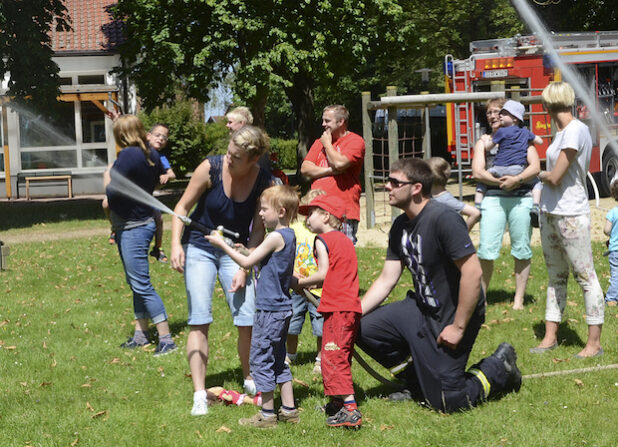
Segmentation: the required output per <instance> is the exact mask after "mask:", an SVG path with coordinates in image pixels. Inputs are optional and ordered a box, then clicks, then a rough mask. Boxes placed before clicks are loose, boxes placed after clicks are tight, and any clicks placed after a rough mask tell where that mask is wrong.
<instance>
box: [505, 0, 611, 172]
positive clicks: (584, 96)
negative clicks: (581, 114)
mask: <svg viewBox="0 0 618 447" xmlns="http://www.w3.org/2000/svg"><path fill="white" fill-rule="evenodd" d="M513 6H515V8H516V9H517V11H518V12H519V15H520V16H521V18H522V19H523V20H524V22H526V25H528V26H529V27H530V29H531V30H532V32H533V33H535V34H536V36H537V37H538V38H539V39H540V40H541V42H543V47H544V48H545V51H547V53H548V54H549V55H550V56H551V61H552V62H553V63H555V64H556V65H557V66H558V68H559V69H560V71H561V72H562V77H563V78H565V79H566V81H567V82H568V83H569V84H571V86H572V87H573V90H575V93H576V95H577V97H578V98H579V99H581V100H582V101H583V102H584V104H585V105H586V107H588V110H589V111H590V114H591V118H592V120H593V121H594V123H595V124H596V125H597V126H599V129H600V130H601V132H602V133H603V134H604V135H605V136H606V137H607V140H608V146H609V147H610V149H611V150H612V151H613V152H614V154H616V155H618V143H616V137H615V135H613V134H612V133H611V132H610V129H609V127H608V125H607V123H606V121H605V118H604V116H603V115H601V113H600V112H599V111H598V110H597V108H596V103H595V101H594V99H593V98H592V96H591V95H590V93H588V91H587V90H586V88H585V86H583V85H582V82H581V80H580V79H579V76H578V75H577V72H576V71H575V70H574V69H573V68H572V67H571V66H570V65H568V64H566V63H565V62H564V61H563V60H562V59H561V58H560V54H559V53H558V51H557V50H556V47H555V46H554V44H553V41H552V39H551V37H550V35H549V33H548V31H547V30H546V29H545V27H544V26H543V24H542V23H541V20H540V19H539V18H538V16H537V15H536V13H535V12H534V11H533V10H532V8H531V7H530V5H528V3H527V2H526V0H513ZM617 176H618V171H617V172H616V173H615V174H614V178H613V179H612V182H613V181H614V180H616V177H617Z"/></svg>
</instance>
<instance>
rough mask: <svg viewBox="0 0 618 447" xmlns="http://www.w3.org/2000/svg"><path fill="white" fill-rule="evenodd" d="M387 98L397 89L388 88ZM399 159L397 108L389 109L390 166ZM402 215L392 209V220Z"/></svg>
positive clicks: (397, 210)
mask: <svg viewBox="0 0 618 447" xmlns="http://www.w3.org/2000/svg"><path fill="white" fill-rule="evenodd" d="M386 96H397V87H395V86H392V85H390V86H388V87H386ZM398 159H399V128H398V126H397V106H394V105H393V106H391V107H389V108H388V165H389V167H390V165H392V164H393V163H395V161H396V160H398ZM399 214H401V210H400V209H399V208H395V207H391V220H395V218H396V217H397V216H399Z"/></svg>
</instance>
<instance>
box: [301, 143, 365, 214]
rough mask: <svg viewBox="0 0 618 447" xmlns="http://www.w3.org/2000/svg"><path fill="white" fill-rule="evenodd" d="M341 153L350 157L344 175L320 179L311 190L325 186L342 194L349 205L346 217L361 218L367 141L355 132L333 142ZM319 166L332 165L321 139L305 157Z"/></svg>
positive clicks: (329, 192) (326, 190)
mask: <svg viewBox="0 0 618 447" xmlns="http://www.w3.org/2000/svg"><path fill="white" fill-rule="evenodd" d="M333 147H334V148H335V150H336V151H337V152H339V153H340V154H342V155H343V156H345V157H346V158H347V159H348V160H350V163H352V164H351V165H350V167H349V168H348V169H347V170H346V171H345V172H342V173H341V174H337V175H332V176H331V175H329V176H327V177H322V178H319V179H316V180H314V181H313V183H312V184H311V189H322V190H324V192H326V194H329V195H335V196H338V197H341V198H342V199H343V201H344V202H345V204H346V218H348V219H355V220H360V195H361V184H360V173H361V169H362V167H363V159H364V158H365V140H363V138H362V137H361V136H360V135H357V134H355V133H354V132H348V134H347V135H346V136H345V137H341V138H339V139H337V140H336V141H333ZM305 160H306V161H310V162H312V163H314V164H315V165H316V166H320V167H323V168H325V167H328V166H329V164H328V158H326V151H325V150H324V146H323V145H322V142H321V141H320V140H319V139H317V140H315V142H314V143H313V145H312V146H311V148H310V149H309V153H308V154H307V156H306V157H305Z"/></svg>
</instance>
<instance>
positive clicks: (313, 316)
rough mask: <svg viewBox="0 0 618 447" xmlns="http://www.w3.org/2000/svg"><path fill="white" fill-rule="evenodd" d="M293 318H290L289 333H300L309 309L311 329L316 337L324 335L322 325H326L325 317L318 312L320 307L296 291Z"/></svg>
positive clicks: (293, 295)
mask: <svg viewBox="0 0 618 447" xmlns="http://www.w3.org/2000/svg"><path fill="white" fill-rule="evenodd" d="M291 295H292V312H293V313H292V319H291V320H290V328H289V329H288V334H291V335H300V333H301V332H302V330H303V323H304V322H305V314H306V313H307V311H309V318H310V320H311V329H312V331H313V335H315V336H316V337H321V336H322V326H323V325H324V317H322V314H321V313H319V312H318V309H317V308H316V307H315V306H314V305H313V304H311V303H310V302H309V301H307V300H306V299H305V298H304V297H303V296H301V295H299V294H298V293H296V292H292V294H291Z"/></svg>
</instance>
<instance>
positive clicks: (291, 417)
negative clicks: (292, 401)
mask: <svg viewBox="0 0 618 447" xmlns="http://www.w3.org/2000/svg"><path fill="white" fill-rule="evenodd" d="M277 419H278V420H279V422H289V423H290V424H298V423H299V422H300V413H299V412H298V408H294V409H293V410H291V411H286V410H284V409H283V408H279V411H278V412H277Z"/></svg>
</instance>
